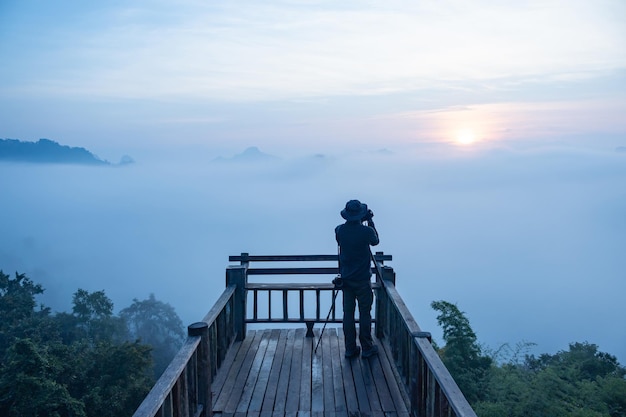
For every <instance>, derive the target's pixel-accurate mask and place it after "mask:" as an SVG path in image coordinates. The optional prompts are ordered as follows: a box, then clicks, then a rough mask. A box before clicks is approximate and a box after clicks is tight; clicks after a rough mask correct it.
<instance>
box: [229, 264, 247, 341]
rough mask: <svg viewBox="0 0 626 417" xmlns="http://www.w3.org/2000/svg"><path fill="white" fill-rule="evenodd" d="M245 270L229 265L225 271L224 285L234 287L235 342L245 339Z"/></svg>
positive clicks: (245, 267)
mask: <svg viewBox="0 0 626 417" xmlns="http://www.w3.org/2000/svg"><path fill="white" fill-rule="evenodd" d="M242 255H243V254H242ZM247 269H248V268H247V266H246V265H231V266H229V267H228V268H227V269H226V285H227V286H231V285H234V286H235V287H236V289H235V295H234V301H233V310H234V311H233V313H234V314H233V316H234V317H233V322H234V323H233V326H234V328H235V333H236V336H235V339H236V340H237V341H242V340H243V339H244V338H245V337H246V304H247V303H246V284H247V282H248V274H247Z"/></svg>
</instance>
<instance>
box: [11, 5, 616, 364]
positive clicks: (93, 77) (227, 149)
mask: <svg viewBox="0 0 626 417" xmlns="http://www.w3.org/2000/svg"><path fill="white" fill-rule="evenodd" d="M0 57H1V58H2V65H0V138H13V139H21V140H27V141H36V140H37V139H39V138H49V139H52V140H55V141H57V142H59V143H61V144H63V145H69V146H80V147H85V148H87V149H88V150H90V151H92V152H94V153H95V154H97V155H98V156H100V157H102V158H104V159H108V160H109V161H112V162H117V161H118V160H119V158H120V157H121V156H122V155H124V154H129V155H131V156H132V157H133V158H134V159H135V160H136V161H137V163H136V164H133V165H130V166H126V167H123V168H122V167H119V169H118V167H109V168H102V169H100V168H97V169H94V168H90V167H65V166H30V165H23V166H22V165H18V164H16V165H12V164H1V165H0V191H1V193H2V198H3V201H10V202H11V204H9V205H5V206H4V207H3V212H2V216H1V217H0V229H1V230H2V233H3V237H2V239H0V269H3V270H5V272H7V273H12V272H13V271H19V272H25V273H27V274H28V276H30V277H31V278H32V279H34V280H35V281H37V282H41V283H42V284H43V285H44V287H45V288H46V289H47V290H46V298H45V300H44V302H45V303H46V304H48V305H51V306H52V307H53V308H54V309H61V310H63V309H67V308H69V302H70V301H69V300H71V294H72V293H73V291H75V290H76V289H77V288H78V287H81V288H84V289H87V290H89V291H99V290H102V289H104V290H105V291H106V292H107V294H109V295H110V296H111V297H112V298H113V300H114V302H115V304H116V307H117V308H123V307H126V306H128V305H129V304H130V302H131V300H132V299H133V298H140V299H143V298H147V297H148V295H149V294H150V293H151V292H154V293H155V295H156V297H157V298H158V299H162V300H163V301H166V302H169V303H171V304H172V305H173V306H174V307H175V308H176V309H177V311H178V312H179V313H180V314H181V317H182V318H183V321H184V322H185V323H190V322H193V321H196V320H198V319H199V318H200V317H202V316H203V315H204V314H205V313H206V311H208V309H209V308H210V305H211V302H212V300H213V299H215V298H217V297H218V295H219V291H216V288H222V285H223V271H224V267H225V265H226V263H227V259H228V255H233V254H238V253H240V252H250V253H253V254H304V253H333V252H334V251H335V250H336V247H335V246H334V244H335V242H334V235H333V232H332V231H333V230H334V227H335V225H336V224H337V223H338V222H340V221H341V219H340V217H339V211H340V210H341V208H343V206H344V204H345V202H346V201H347V200H349V199H351V198H359V199H361V200H363V201H365V202H366V203H368V204H369V205H370V207H371V208H372V209H373V210H374V212H375V213H376V219H377V224H378V226H379V229H380V230H379V231H380V234H381V247H380V249H381V250H383V251H385V252H386V253H390V254H392V255H393V256H394V261H393V266H394V268H396V271H397V273H398V287H399V290H400V292H401V294H402V295H403V297H405V300H406V302H407V305H408V306H409V308H410V309H411V311H412V313H413V314H414V315H415V317H416V320H417V321H418V322H419V323H420V325H421V326H422V327H423V328H424V329H425V330H428V331H432V332H433V334H436V333H437V332H436V328H437V326H436V320H435V313H434V312H433V311H432V310H431V309H430V307H429V305H430V302H431V301H433V300H437V299H444V300H448V301H451V302H456V303H458V304H459V306H460V308H461V309H462V310H464V311H466V312H467V313H468V315H469V318H470V320H471V322H472V325H473V326H474V327H475V329H476V330H477V332H478V336H479V340H481V341H484V342H485V343H486V344H487V345H489V346H491V347H493V348H497V347H498V346H499V345H500V344H501V343H512V344H515V343H516V342H518V341H521V340H525V341H531V342H536V343H537V344H538V347H537V349H538V352H539V353H544V352H546V351H550V352H554V351H556V350H558V349H566V348H567V343H569V342H574V341H585V340H587V341H589V342H591V343H597V344H599V345H600V348H601V349H603V350H606V351H608V352H610V353H613V354H616V355H618V357H619V359H620V361H621V362H622V363H624V362H625V361H626V334H624V333H623V332H617V331H616V330H615V329H616V328H615V325H616V324H615V323H616V322H620V321H619V320H621V317H624V316H626V304H624V302H623V294H624V293H626V281H624V270H626V265H625V264H624V262H625V261H624V256H623V248H624V247H626V222H625V221H624V213H625V212H626V189H625V188H624V184H626V163H625V161H626V159H625V157H626V154H625V153H623V152H616V148H621V147H626V117H624V115H626V94H625V93H626V2H624V1H623V0H584V1H583V0H567V1H565V0H541V1H532V0H529V1H515V2H508V1H507V2H504V1H502V2H498V1H488V0H472V1H466V0H463V1H461V0H443V1H419V2H408V1H394V0H385V1H342V2H337V1H298V2H296V1H230V2H220V1H213V2H206V1H199V0H183V1H166V0H151V1H106V2H85V1H78V0H77V1H68V0H58V1H54V2H51V1H31V0H19V1H18V0H2V1H0ZM249 146H258V147H259V148H260V149H261V150H262V151H264V152H267V153H270V154H273V155H276V156H278V157H280V158H278V159H276V160H274V161H273V162H271V163H268V164H260V165H254V164H252V165H251V166H245V165H238V164H237V163H232V164H230V163H228V162H226V163H225V164H223V165H220V164H215V163H212V161H213V160H214V159H215V158H216V157H218V156H223V157H226V158H228V157H231V156H233V155H235V154H238V153H240V152H242V151H243V150H244V149H245V148H247V147H249ZM381 149H387V150H388V152H378V151H379V150H381ZM316 154H323V155H324V157H311V156H312V155H316ZM231 162H232V161H231ZM190 288H192V289H193V290H191V291H190Z"/></svg>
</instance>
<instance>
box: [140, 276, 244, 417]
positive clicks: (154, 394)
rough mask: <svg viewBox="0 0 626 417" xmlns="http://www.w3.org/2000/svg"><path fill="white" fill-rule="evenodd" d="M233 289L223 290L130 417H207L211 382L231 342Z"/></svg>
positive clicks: (191, 327)
mask: <svg viewBox="0 0 626 417" xmlns="http://www.w3.org/2000/svg"><path fill="white" fill-rule="evenodd" d="M236 290H237V288H236V287H235V286H234V285H232V286H229V287H227V288H226V290H224V292H223V293H222V295H221V296H220V298H219V299H218V300H217V301H216V303H215V305H214V306H213V308H212V309H211V310H210V311H209V313H208V314H207V315H206V316H205V317H204V319H203V321H201V322H197V323H193V324H192V325H190V326H189V327H188V329H187V331H188V336H187V339H186V340H185V342H184V344H183V346H182V347H181V348H180V350H179V351H178V353H177V354H176V356H175V357H174V359H172V362H170V364H169V366H168V367H167V369H165V371H164V372H163V374H162V375H161V377H160V378H159V379H158V381H157V382H156V384H155V385H154V387H152V390H151V391H150V393H149V394H148V396H147V397H146V398H145V399H144V401H143V402H142V403H141V405H140V406H139V408H137V410H136V411H135V414H133V417H155V416H158V417H174V416H176V417H192V416H193V417H210V416H211V415H212V412H211V405H212V398H211V381H212V379H213V376H215V374H216V372H217V370H218V369H219V366H220V364H221V363H222V360H223V359H224V357H225V356H226V351H227V350H228V347H229V346H230V344H231V342H232V341H233V340H234V339H235V337H236V334H235V327H234V313H235V308H234V306H235V301H236Z"/></svg>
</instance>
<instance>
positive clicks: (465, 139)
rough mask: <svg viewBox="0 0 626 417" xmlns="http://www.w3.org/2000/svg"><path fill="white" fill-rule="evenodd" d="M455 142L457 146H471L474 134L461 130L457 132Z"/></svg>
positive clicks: (469, 130)
mask: <svg viewBox="0 0 626 417" xmlns="http://www.w3.org/2000/svg"><path fill="white" fill-rule="evenodd" d="M455 141H456V143H458V144H459V145H471V144H473V143H475V142H476V134H475V133H474V131H472V130H471V129H461V130H459V131H457V133H456V138H455Z"/></svg>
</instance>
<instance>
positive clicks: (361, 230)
mask: <svg viewBox="0 0 626 417" xmlns="http://www.w3.org/2000/svg"><path fill="white" fill-rule="evenodd" d="M373 225H374V223H371V226H373ZM371 226H365V225H363V224H361V223H360V222H358V221H354V222H345V223H344V224H340V225H339V226H337V227H336V228H335V238H336V239H337V243H338V244H339V248H340V250H339V273H340V274H341V278H343V279H347V280H369V279H370V277H371V276H372V270H371V263H370V245H371V246H376V245H378V242H379V240H378V232H376V229H375V228H374V227H371Z"/></svg>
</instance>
